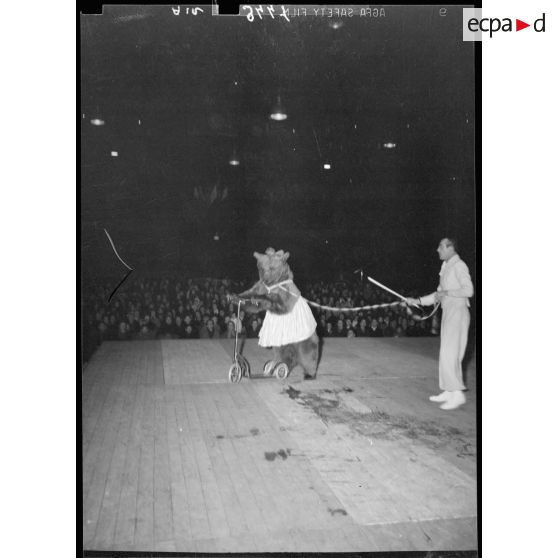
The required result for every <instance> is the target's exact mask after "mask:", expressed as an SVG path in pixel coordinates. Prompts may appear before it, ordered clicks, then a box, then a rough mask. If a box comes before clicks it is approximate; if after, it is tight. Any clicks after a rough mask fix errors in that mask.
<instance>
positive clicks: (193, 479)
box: [175, 386, 211, 546]
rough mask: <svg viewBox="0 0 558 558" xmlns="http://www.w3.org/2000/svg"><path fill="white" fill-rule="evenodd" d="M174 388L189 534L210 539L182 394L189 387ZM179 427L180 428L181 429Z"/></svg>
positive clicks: (207, 518) (186, 404)
mask: <svg viewBox="0 0 558 558" xmlns="http://www.w3.org/2000/svg"><path fill="white" fill-rule="evenodd" d="M175 389H176V393H177V397H178V398H179V400H177V403H176V416H177V420H178V425H179V432H180V434H179V442H180V455H181V460H182V470H183V474H184V480H185V484H186V494H187V500H188V515H189V523H190V534H191V537H192V539H210V538H211V529H210V523H209V517H208V514H207V509H206V506H205V498H204V492H203V485H202V480H201V476H200V472H199V469H198V462H197V460H196V455H195V449H194V442H193V435H194V433H193V431H192V425H191V423H190V418H189V415H188V412H187V406H188V403H187V401H186V398H185V394H184V392H185V391H186V390H188V389H189V387H184V386H177V387H176V388H175ZM180 428H181V429H182V430H181V431H180ZM194 546H195V545H194Z"/></svg>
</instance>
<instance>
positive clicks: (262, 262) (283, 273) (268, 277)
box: [254, 248, 293, 286]
mask: <svg viewBox="0 0 558 558" xmlns="http://www.w3.org/2000/svg"><path fill="white" fill-rule="evenodd" d="M289 256H290V254H289V253H288V252H283V250H278V251H277V252H276V251H275V250H274V249H273V248H268V249H267V250H266V251H265V254H260V253H259V252H254V258H256V260H257V261H258V273H259V274H260V281H263V282H264V283H265V284H266V285H267V286H271V285H274V284H275V283H280V282H281V281H286V280H287V279H292V278H293V272H292V271H291V268H290V267H289V264H288V263H287V260H288V259H289Z"/></svg>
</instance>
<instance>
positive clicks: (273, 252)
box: [265, 248, 275, 256]
mask: <svg viewBox="0 0 558 558" xmlns="http://www.w3.org/2000/svg"><path fill="white" fill-rule="evenodd" d="M265 253H266V255H267V256H273V254H275V250H274V249H273V248H267V249H266V251H265Z"/></svg>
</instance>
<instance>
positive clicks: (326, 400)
mask: <svg viewBox="0 0 558 558" xmlns="http://www.w3.org/2000/svg"><path fill="white" fill-rule="evenodd" d="M349 389H350V388H346V387H343V388H341V389H339V390H331V389H324V390H318V391H313V392H302V391H301V390H296V389H294V388H293V387H292V386H288V387H287V388H286V389H285V390H283V392H284V393H285V394H287V395H288V396H289V398H290V399H292V400H294V401H296V402H297V403H298V404H299V405H304V406H305V407H307V408H309V409H311V410H312V411H313V412H314V413H315V414H316V415H317V416H318V417H319V418H320V419H321V420H322V421H323V422H324V423H325V424H326V425H327V423H328V422H331V423H337V424H344V425H346V426H348V427H349V428H350V429H351V430H352V431H353V432H354V433H355V434H358V435H361V436H364V437H366V438H368V439H370V440H373V439H377V440H398V439H402V438H405V439H407V440H411V441H416V442H420V443H422V444H425V445H426V446H428V447H430V448H432V449H438V448H441V447H448V446H449V447H451V448H452V449H453V450H454V451H455V452H456V455H457V456H458V457H460V458H468V459H470V458H476V449H475V447H474V443H470V442H467V441H466V438H467V435H466V433H465V432H462V431H461V430H459V429H458V428H455V427H453V426H447V425H444V424H443V423H439V422H434V421H429V420H420V419H418V418H417V417H416V416H411V415H392V414H388V413H386V412H385V411H382V410H379V409H371V412H370V413H358V412H356V411H354V410H353V409H350V408H349V407H347V406H346V405H342V404H341V403H342V401H341V399H340V398H339V394H340V393H341V392H347V391H348V390H349ZM332 395H333V396H334V397H333V398H332Z"/></svg>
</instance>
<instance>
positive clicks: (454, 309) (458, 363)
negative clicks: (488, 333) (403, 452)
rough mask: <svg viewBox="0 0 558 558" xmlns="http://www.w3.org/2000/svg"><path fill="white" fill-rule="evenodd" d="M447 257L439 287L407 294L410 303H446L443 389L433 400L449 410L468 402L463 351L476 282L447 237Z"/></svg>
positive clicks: (442, 249)
mask: <svg viewBox="0 0 558 558" xmlns="http://www.w3.org/2000/svg"><path fill="white" fill-rule="evenodd" d="M438 254H439V255H440V259H441V260H442V261H443V263H442V269H441V270H440V284H439V285H438V289H437V290H436V291H435V292H433V293H431V294H429V295H426V296H421V297H420V298H407V299H406V301H407V304H420V305H422V306H432V305H434V304H435V303H436V302H438V301H440V302H441V305H442V327H441V331H440V360H439V363H438V369H439V375H440V389H441V390H442V393H440V394H439V395H432V396H430V401H435V402H437V403H442V405H441V406H440V408H442V409H445V410H450V409H457V407H460V406H461V405H463V403H465V400H466V398H465V394H464V393H463V390H465V385H464V384H463V369H462V362H463V355H464V354H465V348H466V347H467V335H468V332H469V324H470V322H471V316H470V314H469V307H470V303H469V298H470V297H472V296H473V283H472V281H471V276H470V275H469V268H468V267H467V264H466V263H465V262H464V261H463V260H462V259H461V258H460V257H459V254H458V253H457V243H456V241H455V240H454V239H452V238H443V239H442V240H441V241H440V244H439V246H438Z"/></svg>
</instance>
